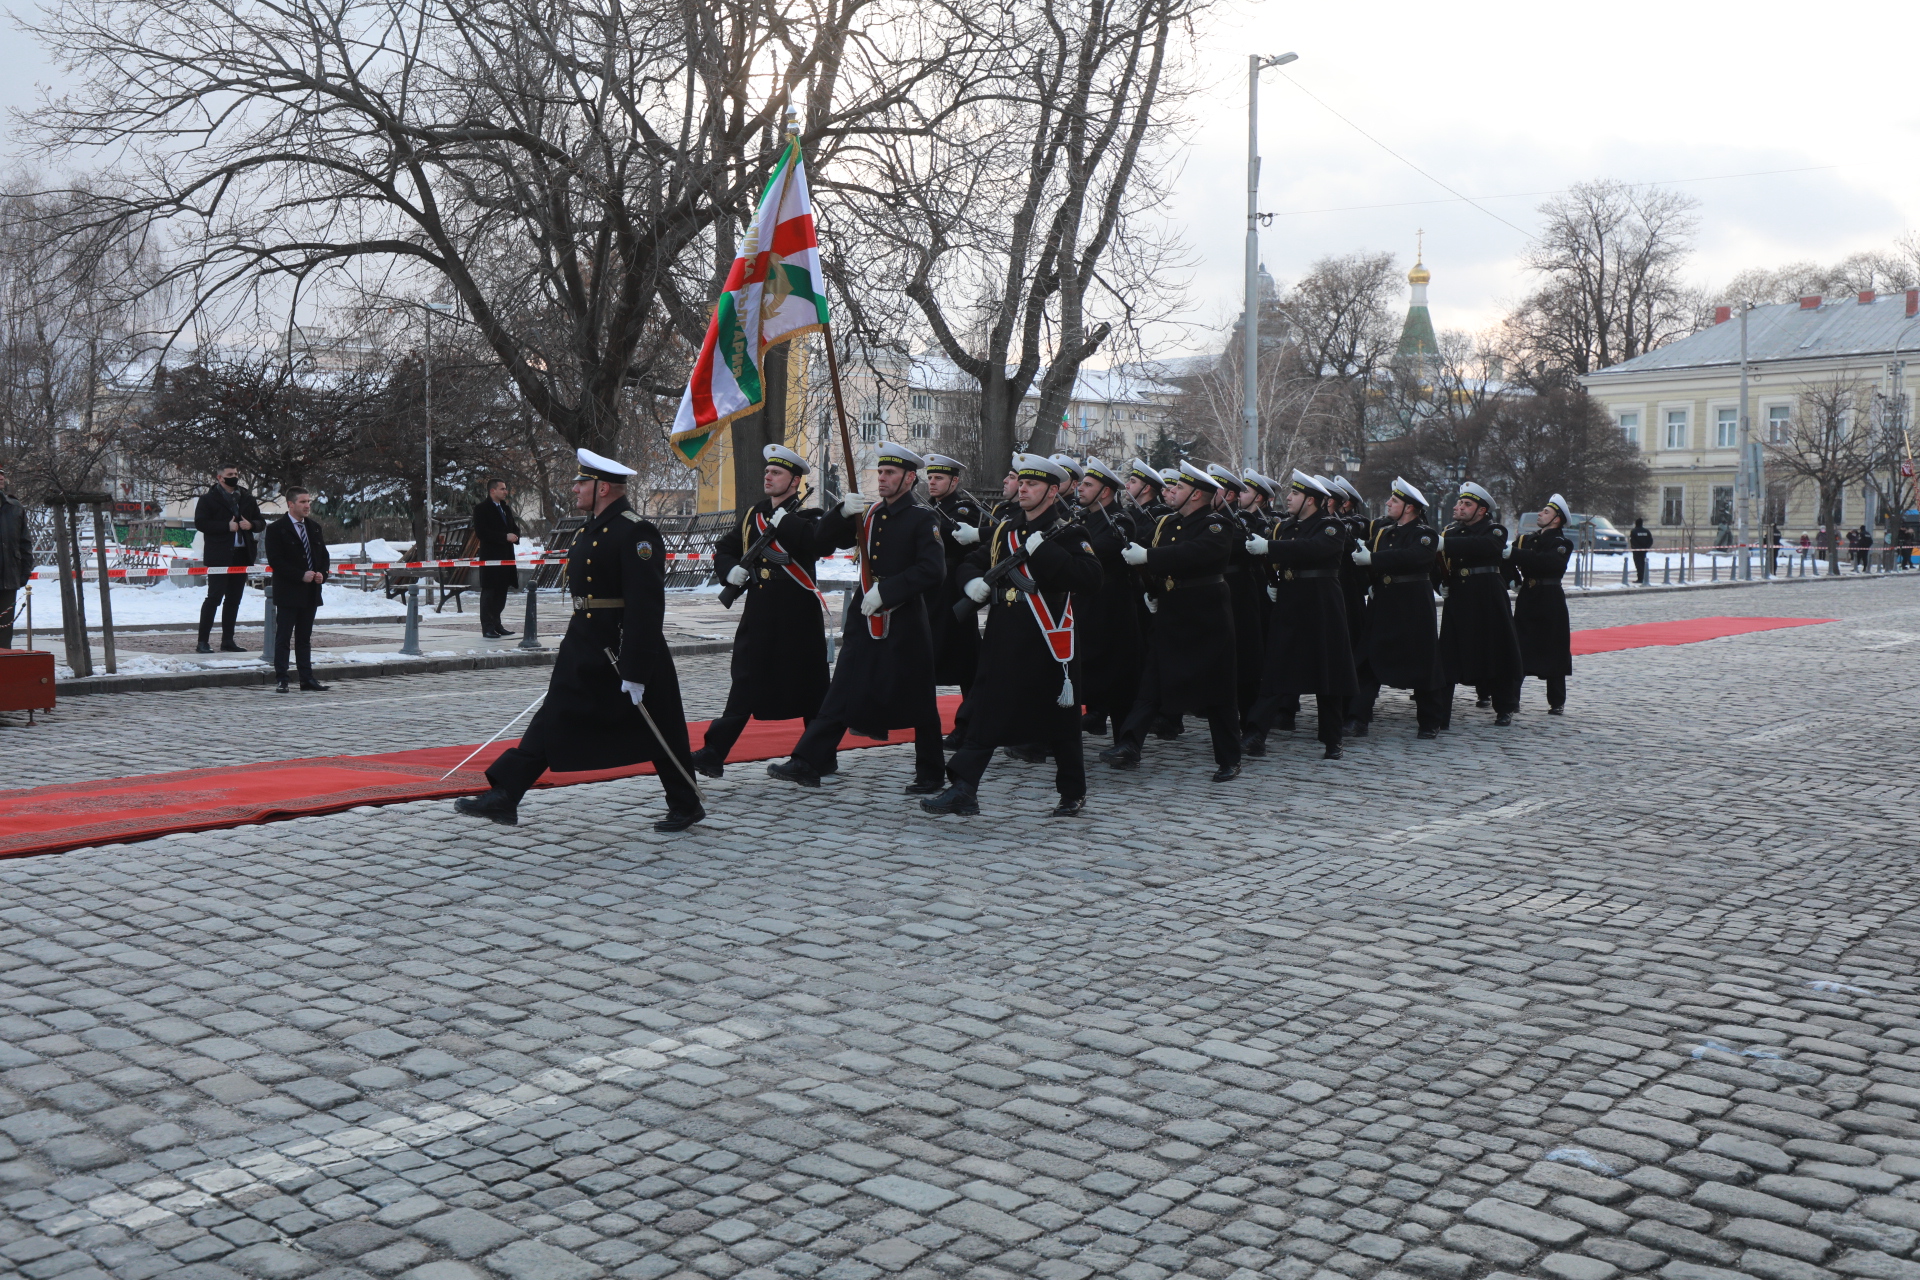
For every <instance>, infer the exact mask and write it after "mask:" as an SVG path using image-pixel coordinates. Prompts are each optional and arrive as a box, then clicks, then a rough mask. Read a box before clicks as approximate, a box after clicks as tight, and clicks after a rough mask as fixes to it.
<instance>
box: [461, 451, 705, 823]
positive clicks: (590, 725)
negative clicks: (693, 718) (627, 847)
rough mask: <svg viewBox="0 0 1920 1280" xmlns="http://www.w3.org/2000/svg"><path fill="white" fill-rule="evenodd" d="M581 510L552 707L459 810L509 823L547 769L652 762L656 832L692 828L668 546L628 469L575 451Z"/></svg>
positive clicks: (699, 812) (695, 812) (695, 794)
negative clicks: (660, 791)
mask: <svg viewBox="0 0 1920 1280" xmlns="http://www.w3.org/2000/svg"><path fill="white" fill-rule="evenodd" d="M578 458H579V463H580V472H579V475H578V476H576V477H575V478H574V482H573V501H574V505H575V506H576V507H577V508H578V509H579V510H581V511H583V512H586V513H587V523H586V524H585V525H583V526H582V527H581V529H580V531H579V532H578V533H577V534H575V535H574V538H573V545H572V546H571V547H570V548H569V550H568V552H567V583H568V585H569V586H570V587H571V589H572V591H573V620H572V621H571V622H569V623H568V624H567V634H566V635H565V636H564V637H563V638H562V639H561V641H560V652H559V653H558V654H557V655H555V659H554V664H553V677H552V678H551V679H550V680H549V681H548V682H547V699H546V702H545V703H544V704H543V705H542V706H541V708H540V710H539V711H538V712H536V713H535V714H534V717H533V723H531V724H530V725H528V726H527V732H526V736H525V737H523V738H521V739H520V742H519V745H517V746H513V747H509V748H508V749H507V750H506V751H504V752H502V753H501V755H500V758H499V759H497V760H495V761H494V762H493V764H492V765H490V766H489V767H488V769H487V781H488V782H489V783H490V784H492V789H491V790H490V791H488V792H487V793H486V794H484V795H481V796H467V797H464V798H462V799H459V800H456V801H454V808H456V809H458V810H459V811H460V812H461V813H468V814H473V815H474V816H476V817H482V818H491V819H492V820H493V821H495V822H498V823H503V824H505V825H507V826H512V825H513V824H514V823H516V822H518V821H519V805H520V797H521V796H523V795H525V794H526V793H527V790H528V789H529V788H530V787H532V786H533V784H534V783H535V782H537V781H538V780H539V778H540V775H541V774H543V773H545V772H546V771H547V770H548V769H553V770H555V771H557V772H561V773H576V772H580V771H582V770H591V769H614V768H619V767H620V766H623V765H630V764H638V763H640V762H641V761H643V760H651V761H653V762H654V765H655V767H656V772H657V773H658V775H659V778H660V785H661V786H662V787H663V788H664V789H665V790H666V793H667V816H666V817H664V818H662V819H660V821H658V822H656V823H654V824H653V829H654V830H655V831H669V832H670V831H685V830H686V829H687V828H688V827H690V826H692V825H693V824H694V823H696V822H698V821H700V820H701V819H702V818H704V817H706V816H707V811H706V808H705V807H704V806H703V805H702V804H701V802H700V789H699V788H698V787H697V786H695V785H694V781H693V771H692V765H691V763H690V762H689V760H688V758H687V756H688V752H687V720H686V715H685V713H684V712H683V711H682V709H681V706H680V679H679V676H678V675H677V674H676V673H675V671H674V668H673V655H672V654H671V653H669V652H668V650H667V639H666V635H665V632H664V631H663V629H662V628H663V623H664V620H665V616H666V607H667V597H666V582H667V573H666V560H667V555H666V543H665V542H664V541H663V540H662V539H661V537H660V531H659V530H658V529H656V528H655V527H654V526H653V525H652V523H650V522H649V521H647V520H646V519H645V518H644V517H642V516H641V515H640V513H639V512H637V511H635V510H634V509H633V508H632V507H630V506H628V505H627V477H628V476H631V475H633V474H634V471H633V468H631V467H627V466H622V465H621V464H620V463H618V462H614V461H612V460H611V459H608V458H603V457H601V456H600V455H599V454H597V453H593V452H591V451H589V450H586V449H581V450H579V451H578Z"/></svg>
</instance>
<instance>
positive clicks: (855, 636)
mask: <svg viewBox="0 0 1920 1280" xmlns="http://www.w3.org/2000/svg"><path fill="white" fill-rule="evenodd" d="M923 462H924V459H922V458H921V457H920V455H919V454H917V453H914V452H912V451H911V450H907V449H903V448H901V447H900V446H898V445H894V444H890V443H889V444H883V445H882V446H881V447H880V453H879V458H878V465H879V466H883V467H885V466H897V467H901V468H903V469H905V470H906V471H908V472H917V471H919V469H920V467H921V465H922V464H923ZM859 506H860V501H859V498H858V495H857V494H850V495H849V496H848V501H847V502H843V503H841V504H840V505H839V506H836V507H834V508H832V509H831V510H829V511H828V512H827V514H826V515H825V516H823V517H822V518H821V520H820V539H821V542H822V545H823V546H832V547H843V548H844V547H854V548H856V550H857V553H858V555H859V557H860V578H861V587H860V589H859V590H858V591H856V592H855V593H854V607H853V608H852V609H849V610H848V612H847V619H846V630H845V632H844V633H843V634H842V636H841V640H840V646H841V647H840V655H839V658H838V659H837V660H836V661H835V663H834V667H833V681H832V683H831V684H830V685H829V686H828V688H827V696H826V699H825V700H824V701H823V702H822V703H821V704H820V714H819V715H818V716H817V717H815V719H814V721H813V723H812V724H810V725H808V726H807V730H806V732H805V733H803V734H801V735H800V741H799V743H797V744H796V745H795V746H794V749H793V757H792V758H791V759H790V760H786V761H781V762H776V763H774V764H770V765H768V766H767V773H768V775H769V776H771V777H775V778H780V779H782V780H784V781H787V782H797V783H799V784H800V785H802V786H818V785H819V783H820V776H821V775H822V774H823V773H825V772H826V771H827V770H828V769H829V768H831V767H832V761H833V751H834V749H835V747H836V746H837V745H838V744H839V742H840V737H841V735H842V734H843V733H845V732H846V731H847V730H849V729H851V730H852V731H853V732H855V733H857V734H859V735H861V736H862V737H869V738H884V737H886V736H887V733H888V731H889V730H892V729H906V728H911V729H912V730H913V731H914V735H913V763H914V782H913V789H915V790H918V791H923V792H925V793H926V794H929V795H931V794H932V793H934V792H936V791H940V790H942V789H943V788H944V787H945V785H946V783H945V774H946V758H945V756H943V755H942V754H941V750H940V706H939V702H938V700H937V698H936V697H935V694H934V684H933V633H932V631H931V630H930V628H929V627H928V625H927V601H926V597H928V596H930V595H932V594H933V593H935V592H937V591H938V590H939V589H940V583H941V581H942V580H943V579H944V578H945V577H946V572H947V557H946V551H945V549H944V547H943V541H942V539H941V537H940V517H939V516H937V515H935V514H934V511H933V508H932V507H929V506H927V505H926V504H924V503H921V502H918V501H916V500H915V498H914V496H913V491H912V489H911V487H909V488H908V489H907V490H906V491H904V492H903V493H902V494H901V495H900V496H899V497H898V498H895V499H894V500H893V501H892V502H879V503H874V504H873V505H872V506H871V507H867V508H865V509H864V510H859V511H858V513H857V514H855V513H854V512H855V510H857V509H858V508H859ZM870 599H871V600H873V601H874V602H875V603H874V608H875V611H874V612H873V613H872V614H869V613H868V612H867V604H868V601H869V600H870Z"/></svg>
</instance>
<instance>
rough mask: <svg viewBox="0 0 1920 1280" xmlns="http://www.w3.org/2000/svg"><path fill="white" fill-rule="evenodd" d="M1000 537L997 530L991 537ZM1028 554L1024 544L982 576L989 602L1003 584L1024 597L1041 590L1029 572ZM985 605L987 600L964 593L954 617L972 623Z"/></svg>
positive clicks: (956, 604) (961, 595)
mask: <svg viewBox="0 0 1920 1280" xmlns="http://www.w3.org/2000/svg"><path fill="white" fill-rule="evenodd" d="M998 535H999V531H998V530H997V529H996V530H995V531H994V533H993V534H992V535H989V536H994V537H997V536H998ZM1028 554H1029V553H1028V551H1027V546H1026V543H1024V542H1022V543H1021V544H1020V547H1019V549H1018V550H1016V551H1011V552H1009V553H1008V554H1007V555H1006V557H1005V558H1004V559H1000V560H996V561H994V563H993V567H992V568H990V569H988V570H987V571H986V572H985V573H983V574H981V575H980V581H982V582H984V583H986V584H987V600H991V599H993V593H994V592H995V591H997V590H998V589H999V588H1000V585H1001V584H1002V583H1004V584H1006V585H1007V586H1009V587H1012V588H1013V589H1014V590H1016V591H1019V592H1020V593H1021V594H1022V595H1029V596H1030V595H1032V594H1033V593H1034V592H1035V591H1038V590H1039V589H1040V588H1039V587H1038V586H1037V585H1035V583H1034V581H1033V575H1032V574H1030V573H1028V572H1027V569H1026V564H1027V556H1028ZM984 604H986V600H975V599H974V598H973V597H972V596H970V595H968V594H967V593H966V592H964V591H963V592H961V593H960V598H959V599H958V600H956V601H954V602H953V616H954V617H955V618H957V619H959V620H960V621H961V622H970V621H972V619H973V615H974V614H976V613H978V612H980V609H981V606H982V605H984Z"/></svg>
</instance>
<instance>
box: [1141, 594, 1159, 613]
mask: <svg viewBox="0 0 1920 1280" xmlns="http://www.w3.org/2000/svg"><path fill="white" fill-rule="evenodd" d="M1140 598H1141V599H1142V600H1145V601H1146V602H1147V612H1148V613H1158V612H1160V602H1159V601H1158V600H1155V599H1154V598H1153V597H1152V596H1141V597H1140Z"/></svg>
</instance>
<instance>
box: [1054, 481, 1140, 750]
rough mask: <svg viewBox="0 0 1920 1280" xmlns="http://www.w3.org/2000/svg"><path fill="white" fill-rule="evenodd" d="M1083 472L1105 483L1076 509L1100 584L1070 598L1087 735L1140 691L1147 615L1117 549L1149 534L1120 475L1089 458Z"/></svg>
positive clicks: (1134, 577)
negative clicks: (1124, 500) (1126, 500)
mask: <svg viewBox="0 0 1920 1280" xmlns="http://www.w3.org/2000/svg"><path fill="white" fill-rule="evenodd" d="M1087 474H1088V475H1090V476H1092V477H1093V478H1094V479H1095V480H1098V481H1099V482H1100V483H1101V484H1103V485H1105V486H1107V488H1108V493H1106V494H1105V495H1103V496H1102V498H1101V500H1100V501H1098V502H1092V503H1088V504H1086V505H1084V506H1083V507H1081V509H1080V514H1079V516H1078V522H1079V525H1080V527H1081V528H1082V529H1084V530H1086V533H1087V544H1088V545H1089V546H1091V547H1092V548H1093V553H1094V555H1095V556H1097V557H1098V558H1099V560H1100V587H1099V589H1098V590H1097V591H1083V592H1081V593H1080V594H1079V595H1077V596H1075V597H1074V604H1073V613H1074V638H1075V641H1074V642H1075V643H1076V644H1077V645H1078V646H1079V649H1080V663H1081V670H1082V671H1083V672H1084V673H1085V679H1083V680H1082V681H1081V682H1080V684H1079V688H1080V698H1081V702H1082V704H1083V705H1084V706H1085V707H1086V715H1085V717H1084V718H1083V719H1082V720H1081V722H1080V723H1081V727H1082V728H1084V729H1085V730H1086V731H1087V732H1088V733H1102V734H1103V733H1106V732H1107V726H1108V723H1109V721H1111V722H1112V723H1113V725H1114V727H1116V728H1117V727H1118V725H1119V722H1120V721H1121V720H1122V719H1123V718H1125V716H1126V714H1127V712H1129V711H1131V710H1133V700H1134V698H1135V697H1136V696H1137V695H1138V694H1139V692H1140V663H1141V660H1142V656H1143V652H1144V642H1143V640H1142V632H1143V631H1144V628H1143V627H1142V626H1141V622H1140V620H1141V619H1142V618H1143V617H1151V616H1152V615H1151V614H1148V613H1147V612H1146V609H1145V607H1144V606H1143V605H1142V604H1141V592H1140V575H1139V572H1138V571H1137V570H1135V569H1134V568H1132V567H1131V566H1130V565H1128V564H1127V563H1126V561H1124V560H1122V559H1121V558H1120V553H1121V552H1122V551H1124V550H1126V548H1127V544H1128V543H1133V542H1140V541H1143V540H1145V539H1147V538H1151V537H1152V536H1153V535H1152V534H1151V533H1150V532H1148V531H1147V527H1148V522H1147V521H1146V520H1145V519H1144V517H1143V516H1142V515H1141V512H1140V509H1139V508H1138V507H1127V506H1122V505H1121V503H1120V499H1119V493H1120V491H1121V488H1122V485H1121V481H1120V478H1119V477H1118V476H1117V475H1115V474H1114V473H1113V472H1112V471H1111V470H1109V469H1108V468H1107V466H1106V464H1105V463H1102V462H1101V461H1100V460H1099V459H1097V458H1093V459H1089V460H1088V462H1087Z"/></svg>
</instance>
